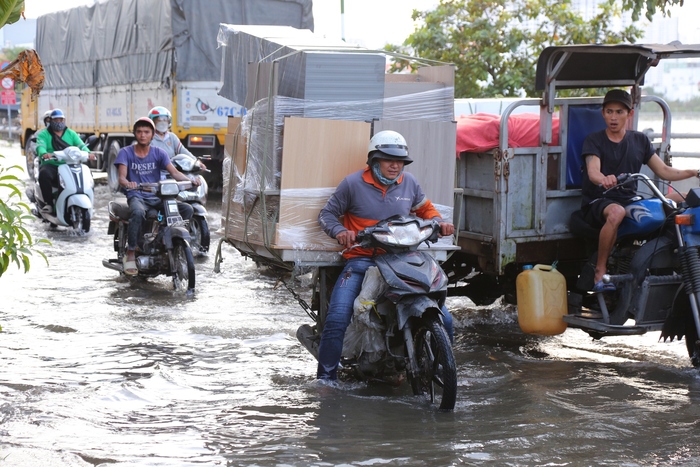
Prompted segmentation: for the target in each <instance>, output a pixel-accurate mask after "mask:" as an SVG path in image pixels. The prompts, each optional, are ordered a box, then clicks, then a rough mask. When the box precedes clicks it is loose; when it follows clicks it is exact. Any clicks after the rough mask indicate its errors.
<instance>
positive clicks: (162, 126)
mask: <svg viewBox="0 0 700 467" xmlns="http://www.w3.org/2000/svg"><path fill="white" fill-rule="evenodd" d="M168 126H169V125H168V122H158V123H156V131H157V132H158V133H165V132H166V131H168Z"/></svg>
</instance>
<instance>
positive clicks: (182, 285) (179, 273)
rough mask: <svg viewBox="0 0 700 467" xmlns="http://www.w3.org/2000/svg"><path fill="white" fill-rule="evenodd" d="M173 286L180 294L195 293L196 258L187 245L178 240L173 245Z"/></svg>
mask: <svg viewBox="0 0 700 467" xmlns="http://www.w3.org/2000/svg"><path fill="white" fill-rule="evenodd" d="M172 255H173V261H172V264H173V266H174V268H173V285H174V287H175V290H176V291H178V292H194V257H193V256H192V250H191V249H190V247H189V246H188V245H187V243H186V242H185V241H184V240H182V239H178V240H177V241H176V242H174V245H173V251H172Z"/></svg>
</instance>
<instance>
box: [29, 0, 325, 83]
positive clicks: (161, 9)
mask: <svg viewBox="0 0 700 467" xmlns="http://www.w3.org/2000/svg"><path fill="white" fill-rule="evenodd" d="M219 23H228V24H272V25H286V26H293V27H297V28H302V29H311V30H313V26H314V25H313V14H312V0H206V1H202V0H109V1H106V2H98V3H95V4H94V5H92V6H83V7H78V8H73V9H70V10H65V11H59V12H56V13H51V14H48V15H44V16H41V17H39V18H38V20H37V35H36V45H37V47H36V49H37V52H38V54H39V56H40V57H41V62H42V64H43V65H44V69H45V71H46V82H45V84H44V87H45V88H46V89H56V88H68V87H73V88H80V87H93V86H109V85H117V84H127V83H134V82H163V83H167V82H168V80H169V79H170V77H171V76H174V77H175V78H176V79H177V80H180V81H219V80H220V79H221V51H220V50H219V49H218V44H217V40H216V36H217V34H218V31H219ZM59 25H60V26H59Z"/></svg>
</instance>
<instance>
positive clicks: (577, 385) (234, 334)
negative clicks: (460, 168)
mask: <svg viewBox="0 0 700 467" xmlns="http://www.w3.org/2000/svg"><path fill="white" fill-rule="evenodd" d="M0 153H3V154H5V155H7V156H9V159H8V160H5V161H4V162H3V163H8V162H13V163H17V164H20V165H21V164H22V163H23V161H22V159H21V158H20V156H19V150H18V149H17V148H16V147H13V148H6V147H2V148H0ZM110 196H111V195H110V194H109V192H108V190H107V188H106V187H105V186H99V187H98V190H97V197H98V199H97V202H96V219H94V221H93V228H92V231H91V232H90V233H89V234H88V235H87V236H84V237H78V236H75V235H72V234H71V233H70V232H69V231H66V230H62V229H59V230H54V231H52V230H49V229H48V228H47V226H46V225H45V224H41V223H40V222H38V221H35V222H32V223H30V225H29V229H30V231H31V232H32V234H34V235H35V236H37V237H44V238H48V239H49V240H51V242H52V245H51V246H50V247H46V248H44V251H45V252H46V254H47V256H48V259H49V265H48V267H47V266H46V265H45V264H44V263H43V261H42V260H41V259H40V258H39V257H36V258H34V259H33V261H32V267H31V270H30V272H29V273H28V274H24V273H22V272H21V271H18V270H17V269H16V268H15V267H14V266H11V267H10V269H9V271H8V272H7V273H6V274H5V275H3V276H2V277H0V290H2V302H1V304H0V325H1V326H2V332H1V333H0V367H1V369H0V466H2V465H7V466H17V467H20V466H21V467H24V466H27V467H30V466H31V467H34V466H91V465H102V466H109V465H117V466H239V465H245V466H309V465H311V466H350V465H355V466H415V465H423V466H447V465H474V466H481V465H499V466H501V465H510V466H541V465H550V466H588V465H590V466H600V465H610V466H620V465H626V466H650V465H677V466H695V465H698V464H700V448H698V442H697V436H698V433H699V432H700V431H699V430H700V426H699V425H700V375H699V374H698V372H697V371H696V370H694V369H692V368H690V366H689V361H688V358H687V354H686V351H685V345H684V343H683V342H680V343H679V342H674V343H671V344H669V343H659V342H658V333H653V334H650V335H647V336H640V337H625V338H608V339H604V340H601V341H593V340H592V339H590V338H589V337H588V336H587V335H586V334H585V333H583V332H582V331H579V330H573V329H569V330H567V331H566V332H565V333H564V334H562V335H560V336H556V337H550V338H540V337H533V336H527V335H524V334H522V333H521V332H520V330H519V328H518V325H517V320H516V314H515V309H514V308H513V307H511V306H508V305H504V304H502V303H498V304H496V305H494V306H491V307H476V306H474V305H473V303H471V302H470V301H469V300H467V299H463V298H459V299H451V300H450V302H449V306H450V308H451V309H452V312H453V314H454V315H455V318H456V343H455V354H456V360H457V365H458V373H459V388H458V398H457V406H456V408H455V411H454V413H438V412H437V411H436V410H435V407H433V406H431V405H430V404H429V403H428V402H427V401H425V400H423V399H421V398H417V397H414V396H413V395H411V391H410V388H409V387H408V385H406V384H405V385H404V386H402V387H399V388H390V387H385V386H367V385H365V384H360V383H356V382H347V381H346V382H341V383H338V384H335V385H324V384H320V383H318V382H317V381H315V380H314V374H315V363H314V360H313V358H312V357H311V356H310V355H309V354H307V353H306V351H305V350H304V349H303V348H302V346H301V345H300V344H298V343H297V341H296V338H295V333H296V329H297V327H298V326H299V325H301V324H304V323H307V322H309V318H308V317H307V316H306V314H305V313H304V311H303V310H302V309H301V307H300V306H299V305H298V304H297V302H296V301H295V300H294V299H293V297H292V296H291V295H290V294H289V292H288V291H286V290H285V289H284V287H281V286H278V285H277V286H276V282H277V276H276V275H275V274H274V273H271V272H270V271H268V270H265V269H258V268H256V266H255V264H254V263H253V262H251V261H246V260H245V259H243V258H242V257H241V256H240V255H239V254H238V253H237V251H236V250H234V249H233V248H232V247H230V246H229V245H223V246H222V254H223V257H224V261H223V263H222V264H221V272H220V273H218V274H217V273H215V272H214V271H213V269H214V253H213V252H212V253H210V254H209V255H208V256H205V257H202V258H198V259H197V284H196V294H195V296H194V297H193V298H187V297H186V296H184V295H179V294H177V293H175V292H174V291H173V290H172V289H171V283H170V281H169V280H167V279H166V278H165V277H162V278H156V279H150V280H148V281H142V282H135V283H133V284H132V283H130V282H129V281H128V280H125V279H124V278H120V277H119V275H118V273H116V272H115V271H112V270H109V269H106V268H104V267H103V266H102V264H101V260H102V259H103V258H106V257H110V255H112V254H113V253H114V252H113V249H112V244H111V238H110V236H108V235H107V234H106V229H107V214H106V204H107V202H108V201H109V199H110ZM208 208H209V210H210V218H209V222H210V225H211V226H212V228H213V229H216V228H217V227H218V226H219V225H220V213H221V206H220V203H217V200H216V199H212V200H210V201H209V205H208ZM218 239H219V236H218V235H216V234H215V236H214V239H213V248H212V249H213V250H215V248H216V245H217V244H218ZM301 291H302V292H303V289H302V290H301Z"/></svg>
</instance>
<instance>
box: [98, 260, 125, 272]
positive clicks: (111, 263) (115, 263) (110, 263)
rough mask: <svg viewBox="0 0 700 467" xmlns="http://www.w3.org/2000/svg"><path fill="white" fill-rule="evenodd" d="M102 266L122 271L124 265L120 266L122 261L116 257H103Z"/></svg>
mask: <svg viewBox="0 0 700 467" xmlns="http://www.w3.org/2000/svg"><path fill="white" fill-rule="evenodd" d="M102 266H104V267H106V268H109V269H114V270H115V271H117V272H124V266H122V263H120V262H119V260H117V259H103V260H102Z"/></svg>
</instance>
